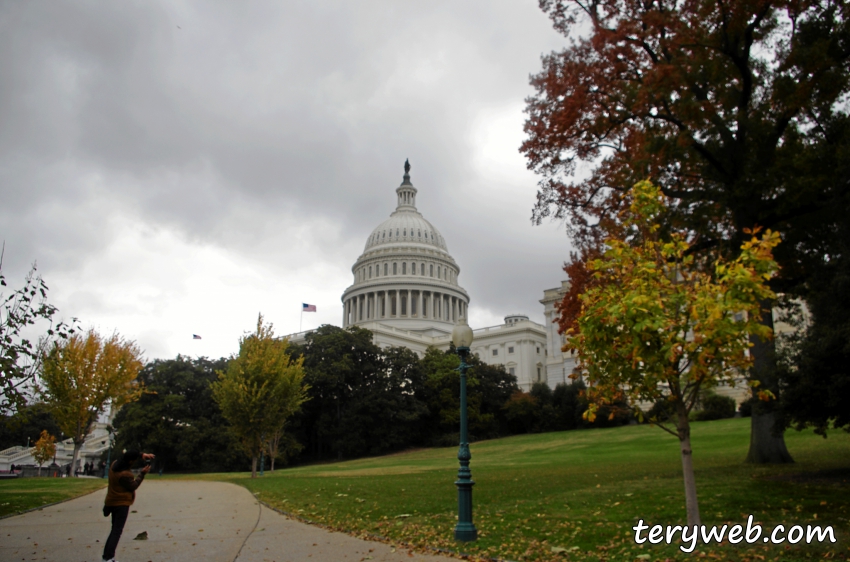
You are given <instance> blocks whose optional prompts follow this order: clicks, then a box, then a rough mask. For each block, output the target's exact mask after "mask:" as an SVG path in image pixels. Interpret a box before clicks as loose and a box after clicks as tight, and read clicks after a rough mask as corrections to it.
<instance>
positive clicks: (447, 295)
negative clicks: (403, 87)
mask: <svg viewBox="0 0 850 562" xmlns="http://www.w3.org/2000/svg"><path fill="white" fill-rule="evenodd" d="M395 191H396V197H397V202H396V209H395V211H393V213H392V214H391V215H390V217H389V218H388V219H387V220H385V221H384V222H382V223H381V224H380V225H378V227H377V228H375V230H373V231H372V233H371V234H370V235H369V237H368V238H367V240H366V246H365V248H364V250H363V253H362V254H361V255H360V257H359V258H357V261H356V262H354V265H353V266H352V268H351V270H352V273H353V274H354V282H353V284H352V285H351V286H350V287H348V288H347V289H346V290H345V292H344V293H343V294H342V303H343V317H342V326H343V328H347V327H349V326H358V327H360V328H365V329H367V330H370V331H371V332H372V333H373V334H374V341H375V343H376V344H377V345H378V346H379V347H381V348H386V347H390V346H401V347H406V348H408V349H411V350H412V351H415V352H416V353H417V354H418V355H419V356H420V357H421V356H422V355H424V353H425V350H426V349H427V348H428V347H429V346H434V347H436V348H437V349H440V350H447V349H448V348H449V344H450V342H451V331H452V328H453V327H454V325H455V324H456V323H457V321H458V320H459V319H460V318H467V317H468V314H467V313H468V307H469V300H470V299H469V294H468V293H467V292H466V290H465V289H464V288H463V287H461V286H460V284H459V283H458V277H459V275H460V266H459V265H458V264H457V262H456V261H455V259H454V258H453V257H452V255H451V254H450V253H449V250H448V246H447V245H446V240H445V239H444V238H443V236H442V235H441V234H440V232H439V231H438V230H437V229H436V228H434V225H432V224H431V223H430V222H429V221H428V220H426V219H425V217H423V216H422V214H421V213H420V212H419V211H418V210H417V209H416V195H417V189H416V188H415V187H414V186H413V184H412V183H411V182H410V164H409V163H408V162H405V165H404V179H403V181H402V182H401V185H400V186H399V187H398V188H396V190H395ZM566 287H568V284H567V282H564V283H563V286H562V287H558V288H556V289H550V290H548V291H545V293H544V298H543V300H541V301H540V302H541V303H542V304H543V305H544V316H545V321H546V324H545V325H542V324H538V323H537V322H533V321H531V320H530V319H529V318H528V316H525V315H520V314H517V315H512V316H507V317H506V318H505V323H504V324H502V325H499V326H490V327H486V328H479V329H475V328H473V332H474V336H475V337H474V339H473V342H472V348H471V352H472V353H476V354H478V356H479V357H480V358H481V359H482V360H483V361H485V362H486V363H489V364H500V365H504V366H505V370H506V371H507V372H509V373H510V374H512V375H515V376H516V378H517V382H518V384H519V386H520V388H521V389H523V390H525V391H527V390H529V389H530V388H531V385H532V384H534V383H535V382H547V383H548V384H549V385H550V386H551V387H552V388H554V387H555V385H557V384H558V383H561V382H568V381H569V379H567V377H568V376H569V374H570V373H571V372H572V369H573V366H574V360H573V358H572V357H569V356H568V355H562V353H561V346H562V345H563V340H562V337H561V336H560V335H559V334H558V331H557V325H556V324H553V323H552V321H553V320H554V318H555V310H554V304H555V303H556V302H557V301H559V300H561V298H562V296H563V291H564V290H565V288H566ZM306 333H307V332H303V333H299V334H293V335H292V336H290V340H291V341H292V342H293V343H301V342H303V341H304V336H305V335H306Z"/></svg>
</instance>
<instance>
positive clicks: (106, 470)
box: [103, 429, 113, 478]
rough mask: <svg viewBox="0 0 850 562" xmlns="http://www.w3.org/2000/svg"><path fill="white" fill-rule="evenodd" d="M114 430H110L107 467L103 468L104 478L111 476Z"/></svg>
mask: <svg viewBox="0 0 850 562" xmlns="http://www.w3.org/2000/svg"><path fill="white" fill-rule="evenodd" d="M112 440H113V438H112V430H111V429H110V430H109V448H108V449H107V450H106V468H104V469H103V478H106V477H107V476H109V463H110V462H111V461H112Z"/></svg>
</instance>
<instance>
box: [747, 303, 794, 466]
mask: <svg viewBox="0 0 850 562" xmlns="http://www.w3.org/2000/svg"><path fill="white" fill-rule="evenodd" d="M762 323H763V324H764V325H765V326H768V327H770V329H771V330H772V329H773V303H772V302H771V301H764V302H762ZM752 344H753V347H752V348H751V353H752V354H753V368H752V371H751V372H750V380H751V381H758V382H759V385H758V386H756V387H753V397H754V400H753V413H752V419H751V420H750V450H749V452H747V462H751V463H757V464H767V463H790V462H794V459H793V458H791V454H790V453H789V452H788V448H787V447H786V446H785V436H784V433H785V428H784V426H783V424H782V420H781V419H780V416H779V412H778V411H777V407H778V404H779V400H778V399H779V379H778V377H777V375H776V340H775V339H773V338H771V339H770V340H768V341H761V340H760V339H758V338H757V337H753V338H752ZM759 390H769V391H770V392H772V393H773V394H774V396H776V399H771V400H768V401H764V400H759V398H758V392H759Z"/></svg>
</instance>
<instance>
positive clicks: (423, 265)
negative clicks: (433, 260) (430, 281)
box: [419, 263, 425, 277]
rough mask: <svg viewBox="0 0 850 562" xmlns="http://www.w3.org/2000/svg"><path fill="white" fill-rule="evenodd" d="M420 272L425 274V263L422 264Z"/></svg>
mask: <svg viewBox="0 0 850 562" xmlns="http://www.w3.org/2000/svg"><path fill="white" fill-rule="evenodd" d="M419 272H420V273H422V276H423V277H424V276H425V264H424V263H423V264H422V267H420V268H419Z"/></svg>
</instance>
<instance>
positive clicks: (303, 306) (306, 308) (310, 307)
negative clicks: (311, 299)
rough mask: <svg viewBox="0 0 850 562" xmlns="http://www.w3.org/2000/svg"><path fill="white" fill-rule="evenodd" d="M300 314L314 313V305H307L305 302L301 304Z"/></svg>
mask: <svg viewBox="0 0 850 562" xmlns="http://www.w3.org/2000/svg"><path fill="white" fill-rule="evenodd" d="M301 312H316V305H315V304H307V303H306V302H302V303H301Z"/></svg>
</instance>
